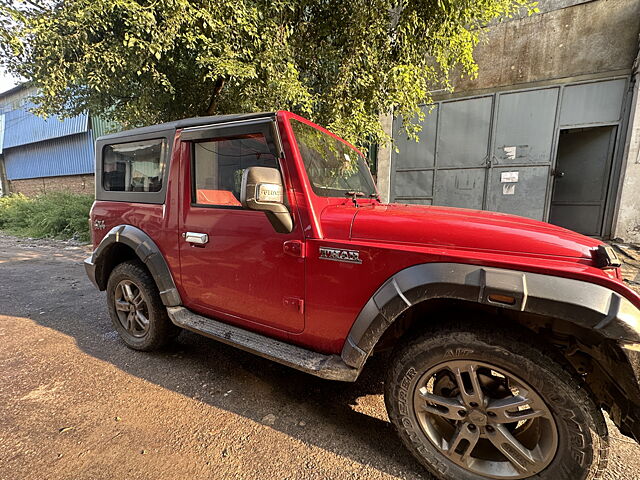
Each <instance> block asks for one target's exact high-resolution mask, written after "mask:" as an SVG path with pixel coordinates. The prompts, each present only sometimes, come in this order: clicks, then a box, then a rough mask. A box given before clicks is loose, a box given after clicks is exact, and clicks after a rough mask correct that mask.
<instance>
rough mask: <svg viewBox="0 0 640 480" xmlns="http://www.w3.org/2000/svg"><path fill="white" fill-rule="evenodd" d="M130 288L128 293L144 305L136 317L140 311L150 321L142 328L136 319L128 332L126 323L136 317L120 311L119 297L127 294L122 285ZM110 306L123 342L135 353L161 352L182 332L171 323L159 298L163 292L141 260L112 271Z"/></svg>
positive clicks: (123, 300)
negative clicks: (132, 294) (117, 304)
mask: <svg viewBox="0 0 640 480" xmlns="http://www.w3.org/2000/svg"><path fill="white" fill-rule="evenodd" d="M127 285H128V286H129V287H130V288H131V289H132V290H129V291H133V292H134V293H135V294H136V295H135V296H136V299H138V298H140V299H141V301H140V303H139V304H138V305H143V308H140V309H139V310H136V311H135V314H137V312H138V311H140V313H141V314H142V317H145V318H146V319H147V320H148V322H147V325H146V327H143V326H142V324H141V323H138V322H139V320H137V319H136V320H135V326H133V327H131V328H129V329H128V328H125V325H127V324H128V321H127V320H128V319H129V318H133V317H129V316H130V315H134V312H133V311H132V312H126V311H124V312H123V311H122V308H123V307H121V309H120V310H118V309H117V308H116V303H117V302H116V298H117V297H118V296H120V297H122V295H123V294H124V290H123V286H127ZM138 294H139V297H138ZM125 303H126V300H125V299H123V298H120V299H119V304H120V305H124V304H125ZM131 303H132V302H131ZM107 305H108V308H109V315H110V316H111V321H112V323H113V326H114V328H115V329H116V331H117V332H118V334H119V335H120V338H121V339H122V340H123V341H124V343H125V344H126V345H127V346H128V347H130V348H132V349H134V350H143V351H150V350H156V349H159V348H161V347H163V346H165V345H166V344H167V343H168V342H170V341H171V340H172V339H173V338H175V336H176V335H178V333H179V332H180V329H179V328H178V327H176V326H175V325H174V324H173V323H172V322H171V320H170V319H169V316H168V315H167V309H166V307H165V306H164V305H163V303H162V300H161V299H160V293H159V291H158V287H157V286H156V284H155V282H154V280H153V277H152V276H151V274H150V273H149V271H148V270H147V269H146V267H145V266H144V265H143V264H142V263H141V262H139V261H127V262H123V263H121V264H119V265H117V266H116V267H115V268H114V269H113V271H112V272H111V275H110V276H109V281H108V282H107ZM142 317H140V318H142ZM131 325H134V322H133V321H131ZM136 327H137V329H136Z"/></svg>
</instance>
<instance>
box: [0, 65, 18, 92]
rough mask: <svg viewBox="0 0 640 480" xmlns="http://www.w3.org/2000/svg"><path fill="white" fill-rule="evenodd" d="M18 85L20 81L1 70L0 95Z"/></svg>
mask: <svg viewBox="0 0 640 480" xmlns="http://www.w3.org/2000/svg"><path fill="white" fill-rule="evenodd" d="M17 84H18V80H17V79H16V78H14V77H12V76H11V75H9V74H7V73H5V72H4V71H2V70H0V93H2V92H5V91H7V90H9V89H10V88H13V87H15V86H16V85H17Z"/></svg>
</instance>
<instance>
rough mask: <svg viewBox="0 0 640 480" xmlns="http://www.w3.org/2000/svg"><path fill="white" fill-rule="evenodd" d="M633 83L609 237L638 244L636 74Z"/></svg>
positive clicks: (639, 112)
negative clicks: (612, 223)
mask: <svg viewBox="0 0 640 480" xmlns="http://www.w3.org/2000/svg"><path fill="white" fill-rule="evenodd" d="M638 63H640V56H639V57H638ZM637 68H640V65H638V66H637ZM635 80H636V82H635V86H634V92H633V100H632V107H631V115H630V120H629V129H628V133H627V144H626V146H625V154H624V159H625V160H626V162H625V163H624V164H623V167H622V172H621V175H620V176H621V182H620V187H619V201H618V212H617V213H618V214H617V218H616V220H615V222H614V229H613V233H612V236H613V237H614V238H619V239H621V240H624V241H625V242H631V243H637V244H640V85H639V84H640V71H638V72H637V73H636V74H635Z"/></svg>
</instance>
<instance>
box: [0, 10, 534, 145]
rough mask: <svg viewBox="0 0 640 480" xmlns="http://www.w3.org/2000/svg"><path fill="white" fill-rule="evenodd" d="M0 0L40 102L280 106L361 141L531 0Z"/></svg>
mask: <svg viewBox="0 0 640 480" xmlns="http://www.w3.org/2000/svg"><path fill="white" fill-rule="evenodd" d="M33 3H37V4H38V5H41V7H40V8H36V7H33V6H32V4H31V3H17V2H13V1H11V0H0V27H2V28H0V66H2V67H4V68H6V69H7V70H9V71H10V72H11V73H14V74H17V75H20V76H22V77H24V78H27V79H28V80H30V81H32V82H33V83H34V85H35V86H37V87H39V88H40V90H39V91H40V93H39V95H38V96H37V97H36V98H35V101H36V102H37V104H38V108H37V111H38V112H40V113H42V114H46V113H48V114H52V113H56V114H60V115H75V114H77V113H79V112H81V111H84V110H87V109H88V110H90V111H92V112H93V113H95V114H100V115H102V116H104V117H106V118H109V119H111V120H115V121H117V122H120V123H121V124H123V125H124V126H131V127H133V126H139V125H145V124H152V123H158V122H163V121H168V120H173V119H176V118H184V117H190V116H196V115H203V114H208V113H237V112H249V111H268V110H277V109H288V110H292V111H294V112H296V113H300V114H302V115H304V116H306V117H309V118H310V119H311V120H314V121H316V122H318V123H320V124H322V125H326V126H328V127H329V128H330V129H331V130H333V131H335V132H336V133H338V134H339V135H342V136H343V137H345V138H346V139H347V140H350V141H351V142H353V143H355V144H357V145H359V146H363V145H365V144H367V143H368V142H370V141H371V140H373V141H385V140H387V139H386V138H385V136H384V133H383V132H382V130H381V128H380V125H379V121H378V118H379V115H380V114H381V113H386V112H389V111H391V110H393V111H395V112H396V113H398V114H400V115H402V117H403V118H404V119H406V120H405V127H406V129H407V132H408V133H409V134H411V135H414V136H415V133H416V131H417V130H416V128H417V126H416V120H417V119H419V118H420V115H422V111H421V109H420V107H419V106H420V104H423V103H429V102H430V94H429V92H430V91H433V90H437V89H443V88H444V89H448V88H450V82H449V79H450V78H451V76H452V75H460V74H464V75H475V74H476V73H477V66H476V65H475V63H474V61H473V49H474V47H475V45H476V44H477V43H478V41H479V36H480V35H481V29H480V27H482V26H483V25H485V24H487V23H488V22H490V21H493V20H495V19H499V18H501V17H504V16H508V15H512V14H515V13H519V10H520V9H521V8H523V7H525V8H528V9H529V11H532V10H533V9H534V7H535V5H534V4H532V3H531V2H530V1H529V0H401V1H398V0H394V1H391V0H321V1H318V0H314V1H312V0H271V1H268V0H193V1H189V0H156V1H154V2H148V1H146V0H65V1H62V0H38V1H37V2H35V1H34V2H33Z"/></svg>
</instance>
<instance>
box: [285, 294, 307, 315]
mask: <svg viewBox="0 0 640 480" xmlns="http://www.w3.org/2000/svg"><path fill="white" fill-rule="evenodd" d="M282 303H283V304H284V306H285V307H293V308H295V309H296V311H297V312H298V313H300V314H303V313H304V300H303V299H301V298H298V297H284V298H283V299H282Z"/></svg>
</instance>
